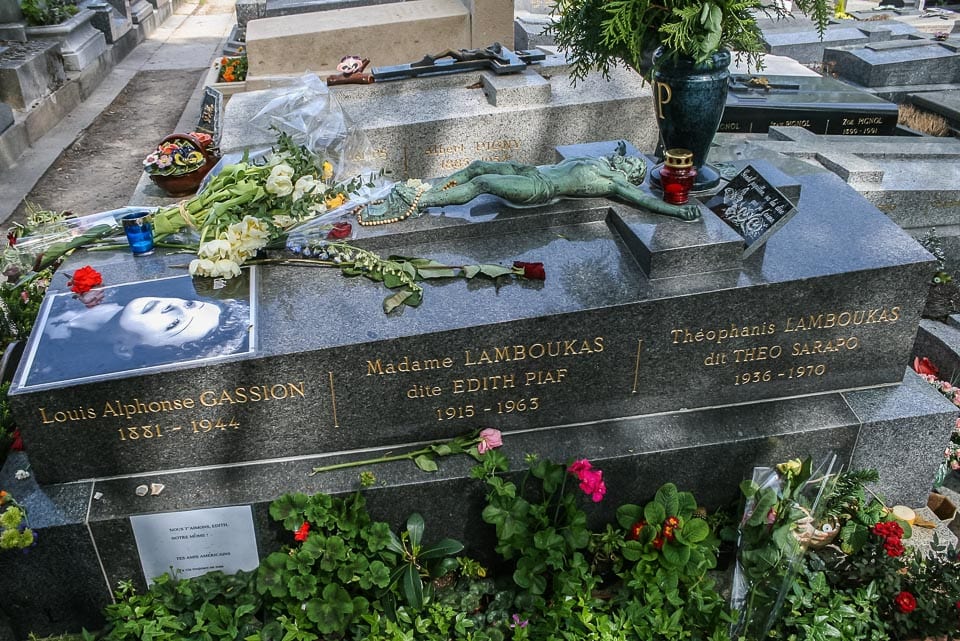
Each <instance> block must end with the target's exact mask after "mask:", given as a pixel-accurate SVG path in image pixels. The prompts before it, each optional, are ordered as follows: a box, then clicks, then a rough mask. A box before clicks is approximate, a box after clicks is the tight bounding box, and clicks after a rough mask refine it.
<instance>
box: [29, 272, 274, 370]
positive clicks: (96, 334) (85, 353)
mask: <svg viewBox="0 0 960 641" xmlns="http://www.w3.org/2000/svg"><path fill="white" fill-rule="evenodd" d="M253 282H254V279H253V277H252V276H251V275H250V273H249V270H244V272H243V274H242V275H241V276H240V277H238V278H236V279H233V280H229V281H219V282H218V281H209V280H207V279H203V280H202V281H195V280H194V279H193V278H191V277H190V276H175V277H172V278H161V279H156V280H147V281H139V282H135V283H125V284H122V285H114V286H106V287H100V288H97V289H96V290H93V291H92V292H88V293H87V294H84V295H83V296H77V295H75V294H72V293H69V292H68V293H61V294H55V295H48V296H47V297H46V298H45V299H44V301H43V307H42V308H41V310H40V314H39V316H38V319H37V326H38V327H39V328H42V331H41V332H39V333H36V332H35V334H34V340H33V341H32V342H31V344H30V345H28V347H27V352H26V353H25V355H24V359H25V360H26V367H24V368H23V372H22V374H21V381H20V385H22V386H23V387H24V388H26V389H29V388H33V387H40V386H44V387H45V386H58V387H59V386H63V385H64V384H68V383H74V382H81V381H82V382H87V381H92V380H98V379H100V378H102V377H107V376H109V377H116V376H118V375H130V374H132V373H137V374H139V373H146V372H152V371H160V370H163V369H166V368H169V367H170V366H171V365H173V364H181V363H190V364H194V363H201V362H203V363H206V362H210V361H216V360H222V359H224V358H228V357H231V356H236V355H238V354H245V353H250V352H252V351H253V350H254V348H255V347H256V340H255V335H254V328H253V324H254V318H255V309H254V306H255V300H256V298H255V294H254V292H253Z"/></svg>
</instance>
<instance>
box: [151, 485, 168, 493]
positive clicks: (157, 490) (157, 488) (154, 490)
mask: <svg viewBox="0 0 960 641" xmlns="http://www.w3.org/2000/svg"><path fill="white" fill-rule="evenodd" d="M165 487H166V485H164V484H163V483H151V484H150V496H160V492H163V488H165Z"/></svg>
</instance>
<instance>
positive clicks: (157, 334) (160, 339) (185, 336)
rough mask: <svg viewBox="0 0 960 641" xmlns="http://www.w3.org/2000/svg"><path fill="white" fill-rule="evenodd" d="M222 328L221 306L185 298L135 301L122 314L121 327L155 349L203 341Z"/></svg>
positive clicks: (143, 298) (147, 298)
mask: <svg viewBox="0 0 960 641" xmlns="http://www.w3.org/2000/svg"><path fill="white" fill-rule="evenodd" d="M219 325H220V307H219V306H218V305H216V304H214V303H204V302H202V301H198V300H185V299H183V298H153V297H142V298H135V299H133V300H132V301H130V302H129V303H127V305H126V307H124V309H123V311H122V312H121V313H120V327H121V328H123V329H124V330H125V331H128V332H131V333H133V334H136V335H137V336H138V337H139V338H140V342H141V343H142V344H144V345H150V346H153V347H163V346H170V345H172V346H179V345H183V344H185V343H189V342H191V341H196V340H200V339H201V338H203V337H205V336H207V335H208V334H209V333H210V332H212V331H213V330H214V329H216V328H217V327H218V326H219Z"/></svg>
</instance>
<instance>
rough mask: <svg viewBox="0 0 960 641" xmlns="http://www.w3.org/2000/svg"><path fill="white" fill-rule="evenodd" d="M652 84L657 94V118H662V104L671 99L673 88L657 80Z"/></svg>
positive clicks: (667, 102)
mask: <svg viewBox="0 0 960 641" xmlns="http://www.w3.org/2000/svg"><path fill="white" fill-rule="evenodd" d="M653 84H654V91H655V92H656V96H657V118H659V119H660V120H663V106H664V105H666V104H669V103H670V101H671V100H673V89H671V88H670V85H668V84H667V83H665V82H662V81H660V80H657V81H656V82H654V83H653Z"/></svg>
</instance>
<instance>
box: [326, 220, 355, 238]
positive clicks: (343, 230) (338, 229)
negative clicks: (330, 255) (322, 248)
mask: <svg viewBox="0 0 960 641" xmlns="http://www.w3.org/2000/svg"><path fill="white" fill-rule="evenodd" d="M352 230H353V226H352V225H351V224H350V223H348V222H346V221H344V222H340V223H334V224H333V229H331V230H330V231H329V232H327V240H340V239H341V238H348V237H349V236H350V232H351V231H352Z"/></svg>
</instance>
